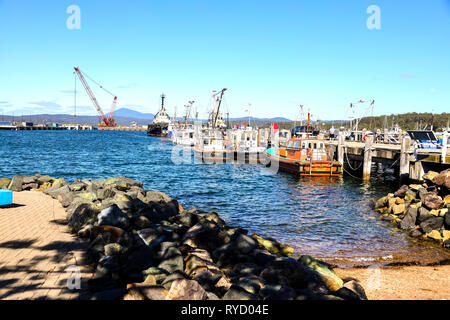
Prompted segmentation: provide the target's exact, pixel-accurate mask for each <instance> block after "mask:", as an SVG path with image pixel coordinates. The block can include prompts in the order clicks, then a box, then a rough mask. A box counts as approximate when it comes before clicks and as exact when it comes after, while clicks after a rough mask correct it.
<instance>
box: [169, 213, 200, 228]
mask: <svg viewBox="0 0 450 320" xmlns="http://www.w3.org/2000/svg"><path fill="white" fill-rule="evenodd" d="M170 219H171V220H170V221H173V222H175V223H178V224H182V225H184V226H186V227H189V228H191V227H192V226H193V225H194V224H196V223H197V217H195V215H194V214H192V213H191V212H189V211H184V212H182V213H180V214H178V215H176V216H174V217H171V218H170Z"/></svg>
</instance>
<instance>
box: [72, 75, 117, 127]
mask: <svg viewBox="0 0 450 320" xmlns="http://www.w3.org/2000/svg"><path fill="white" fill-rule="evenodd" d="M74 69H75V72H76V73H77V75H78V78H79V79H80V81H81V83H82V84H83V87H84V89H86V92H87V94H88V96H89V98H90V99H91V101H92V103H93V104H94V107H95V109H97V112H98V113H99V115H100V117H101V118H102V120H103V122H104V123H105V125H106V126H107V127H113V126H115V123H114V117H113V114H114V110H115V106H116V103H117V97H116V96H114V101H113V105H112V108H111V112H110V113H109V116H108V118H106V116H105V114H104V113H103V110H102V108H101V107H100V105H99V103H98V101H97V98H96V97H95V95H94V93H93V92H92V90H91V87H90V86H89V84H88V83H87V81H86V79H85V77H84V75H83V72H81V70H80V68H77V67H75V68H74ZM91 80H92V79H91ZM94 82H95V81H94ZM100 87H101V88H102V89H104V88H103V87H102V86H100ZM104 90H105V91H107V90H106V89H104ZM107 92H108V93H110V92H109V91H107ZM110 94H111V93H110Z"/></svg>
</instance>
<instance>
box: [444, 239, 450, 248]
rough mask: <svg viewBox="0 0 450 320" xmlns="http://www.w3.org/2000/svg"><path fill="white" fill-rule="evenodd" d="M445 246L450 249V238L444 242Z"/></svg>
mask: <svg viewBox="0 0 450 320" xmlns="http://www.w3.org/2000/svg"><path fill="white" fill-rule="evenodd" d="M443 246H444V248H447V249H450V239H447V240H445V241H444V243H443Z"/></svg>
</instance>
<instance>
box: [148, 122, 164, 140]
mask: <svg viewBox="0 0 450 320" xmlns="http://www.w3.org/2000/svg"><path fill="white" fill-rule="evenodd" d="M168 127H169V126H168V125H154V124H151V125H149V126H148V128H147V135H148V136H150V137H166V136H167V133H168V130H167V129H168Z"/></svg>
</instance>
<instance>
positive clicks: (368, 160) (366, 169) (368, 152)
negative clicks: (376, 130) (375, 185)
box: [363, 135, 373, 182]
mask: <svg viewBox="0 0 450 320" xmlns="http://www.w3.org/2000/svg"><path fill="white" fill-rule="evenodd" d="M372 142H373V136H372V135H369V136H367V137H366V145H365V146H364V162H363V181H365V182H368V181H370V171H371V168H372Z"/></svg>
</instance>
